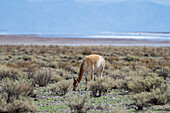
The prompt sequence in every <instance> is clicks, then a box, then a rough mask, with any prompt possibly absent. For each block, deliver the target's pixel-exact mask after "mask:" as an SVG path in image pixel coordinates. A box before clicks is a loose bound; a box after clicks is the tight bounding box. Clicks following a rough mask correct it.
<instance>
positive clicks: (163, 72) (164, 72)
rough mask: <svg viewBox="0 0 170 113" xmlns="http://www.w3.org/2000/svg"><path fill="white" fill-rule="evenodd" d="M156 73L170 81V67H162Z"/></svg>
mask: <svg viewBox="0 0 170 113" xmlns="http://www.w3.org/2000/svg"><path fill="white" fill-rule="evenodd" d="M155 72H156V73H157V74H158V76H160V77H163V78H164V79H170V67H161V68H158V69H157V70H155Z"/></svg>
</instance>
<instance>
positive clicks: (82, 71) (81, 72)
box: [78, 61, 84, 83]
mask: <svg viewBox="0 0 170 113" xmlns="http://www.w3.org/2000/svg"><path fill="white" fill-rule="evenodd" d="M83 65H84V61H83V62H82V63H81V66H80V71H79V78H78V83H80V82H81V80H82V77H83V74H84V69H83Z"/></svg>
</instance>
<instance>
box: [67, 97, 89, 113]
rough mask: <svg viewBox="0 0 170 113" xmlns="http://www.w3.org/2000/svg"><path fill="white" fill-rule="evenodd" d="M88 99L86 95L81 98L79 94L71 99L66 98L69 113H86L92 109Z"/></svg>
mask: <svg viewBox="0 0 170 113" xmlns="http://www.w3.org/2000/svg"><path fill="white" fill-rule="evenodd" d="M89 98H90V97H89V96H88V95H85V96H81V95H80V94H78V95H75V96H73V97H67V98H66V100H67V101H68V104H67V106H68V107H70V109H71V112H74V113H86V112H87V111H88V110H90V109H91V107H92V106H90V103H89Z"/></svg>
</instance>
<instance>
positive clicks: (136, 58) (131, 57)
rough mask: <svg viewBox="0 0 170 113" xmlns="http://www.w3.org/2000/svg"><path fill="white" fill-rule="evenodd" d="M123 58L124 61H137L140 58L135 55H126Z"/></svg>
mask: <svg viewBox="0 0 170 113" xmlns="http://www.w3.org/2000/svg"><path fill="white" fill-rule="evenodd" d="M123 59H124V60H126V61H134V62H137V61H139V60H140V58H139V57H137V56H126V57H124V58H123Z"/></svg>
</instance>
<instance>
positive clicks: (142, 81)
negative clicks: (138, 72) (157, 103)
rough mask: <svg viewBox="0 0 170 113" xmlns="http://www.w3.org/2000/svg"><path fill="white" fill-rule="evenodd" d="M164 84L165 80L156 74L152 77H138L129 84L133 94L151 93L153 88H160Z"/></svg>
mask: <svg viewBox="0 0 170 113" xmlns="http://www.w3.org/2000/svg"><path fill="white" fill-rule="evenodd" d="M163 82H164V79H163V78H161V77H158V76H157V75H156V74H154V73H153V74H152V76H147V77H145V78H144V77H142V76H136V77H134V78H131V79H130V80H129V82H128V83H127V86H128V89H129V90H131V91H133V92H137V93H140V92H144V91H147V92H150V91H151V90H152V89H153V88H155V87H158V86H160V85H161V84H162V83H163Z"/></svg>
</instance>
